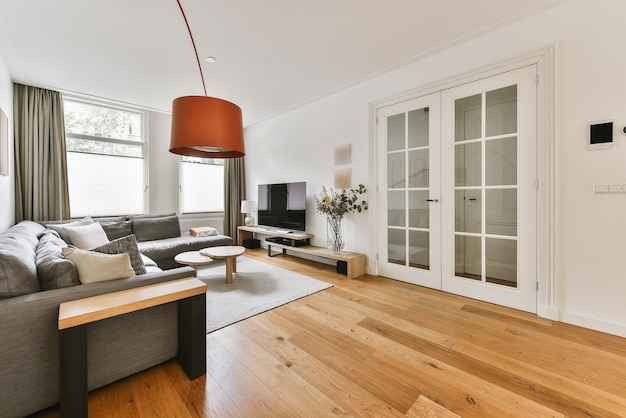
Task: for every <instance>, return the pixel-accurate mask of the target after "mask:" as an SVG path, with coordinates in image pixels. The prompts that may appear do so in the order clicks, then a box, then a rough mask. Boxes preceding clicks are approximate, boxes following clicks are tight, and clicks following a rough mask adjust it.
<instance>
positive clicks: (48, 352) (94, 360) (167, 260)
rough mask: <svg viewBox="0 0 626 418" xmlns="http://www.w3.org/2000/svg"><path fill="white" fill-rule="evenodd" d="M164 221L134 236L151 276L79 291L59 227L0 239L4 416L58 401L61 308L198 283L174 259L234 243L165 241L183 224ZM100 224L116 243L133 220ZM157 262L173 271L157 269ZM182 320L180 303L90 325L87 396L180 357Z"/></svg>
mask: <svg viewBox="0 0 626 418" xmlns="http://www.w3.org/2000/svg"><path fill="white" fill-rule="evenodd" d="M170 216H171V215H170ZM166 217H167V216H160V217H142V218H141V219H142V220H141V221H138V222H135V225H136V226H139V228H138V229H136V230H135V231H133V230H132V229H131V230H130V231H131V232H135V233H138V234H139V237H141V239H143V240H142V241H140V242H138V244H137V246H138V247H139V248H140V250H141V251H142V255H141V260H142V261H143V264H144V266H145V271H146V273H144V274H137V275H134V276H132V277H129V278H123V279H117V280H110V281H102V282H97V283H90V284H80V281H79V280H78V279H77V272H76V267H75V266H74V265H73V263H72V262H71V261H69V260H68V259H65V258H64V257H63V256H62V255H61V252H62V249H63V248H64V247H67V243H66V242H65V241H64V240H63V239H61V237H60V234H58V232H54V231H53V228H46V227H45V226H44V225H42V224H40V223H37V222H31V221H22V222H20V223H18V224H17V225H14V226H13V227H11V228H9V229H8V230H7V231H5V232H4V233H2V234H0V365H1V370H2V372H1V373H0V416H1V417H23V416H27V415H29V414H32V413H35V412H37V411H40V410H42V409H45V408H48V407H50V406H53V405H55V404H57V403H58V402H59V334H58V329H57V321H58V309H59V304H61V303H63V302H66V301H71V300H76V299H82V298H86V297H90V296H95V295H100V294H105V293H111V292H115V291H119V290H124V289H129V288H134V287H139V286H144V285H149V284H154V283H160V282H165V281H169V280H175V279H180V278H185V277H193V276H195V274H196V272H195V270H193V269H192V268H190V267H177V268H171V269H170V267H174V266H175V262H174V261H173V257H174V255H175V254H177V253H179V252H182V251H188V250H192V249H198V248H204V247H208V246H210V245H224V244H230V243H231V242H232V241H231V240H230V237H224V236H218V237H217V238H216V237H206V238H212V239H208V240H202V241H200V239H196V238H195V237H189V236H185V235H184V234H183V235H181V234H180V227H178V228H179V229H178V234H179V236H178V237H171V236H170V237H168V238H160V239H159V238H158V237H159V235H157V232H158V230H159V226H161V227H164V228H165V229H167V225H169V227H171V228H172V230H171V231H170V235H172V234H173V233H174V228H173V225H174V224H175V223H176V224H177V223H178V219H177V218H176V219H171V218H170V219H163V218H166ZM129 221H130V223H127V222H129ZM174 221H176V222H174ZM101 222H102V223H101V224H102V225H103V224H105V223H109V225H107V226H108V229H107V228H106V227H104V225H103V228H104V229H105V230H106V231H107V236H109V234H110V236H109V238H113V239H115V237H116V232H117V233H118V234H117V235H120V234H125V233H127V232H128V229H127V228H128V226H130V227H131V228H132V226H133V222H132V219H130V218H129V217H124V218H123V219H110V218H109V219H106V220H104V219H103V220H102V221H101ZM125 228H126V229H125ZM163 231H164V229H161V232H163ZM146 233H148V235H145V234H146ZM142 234H143V235H142ZM150 234H152V235H150ZM163 235H167V234H163ZM163 235H161V236H163ZM150 237H153V238H155V239H148V238H150ZM151 256H154V257H155V258H157V259H158V261H159V264H160V265H161V266H163V267H164V268H168V269H167V270H163V269H162V268H161V267H159V266H158V265H157V263H156V262H154V261H153V260H151ZM177 319H178V312H177V308H176V304H167V305H162V306H157V307H154V308H150V309H147V310H144V311H139V312H134V313H130V314H126V315H122V316H119V317H115V318H111V319H107V320H104V321H99V322H96V323H93V324H92V325H90V326H89V328H88V358H89V359H88V370H89V380H88V385H89V390H92V389H95V388H99V387H102V386H104V385H107V384H109V383H112V382H114V381H116V380H119V379H122V378H124V377H127V376H130V375H132V374H134V373H137V372H139V371H141V370H145V369H147V368H149V367H152V366H155V365H157V364H160V363H162V362H164V361H167V360H169V359H172V358H175V357H176V355H177V344H178V341H177Z"/></svg>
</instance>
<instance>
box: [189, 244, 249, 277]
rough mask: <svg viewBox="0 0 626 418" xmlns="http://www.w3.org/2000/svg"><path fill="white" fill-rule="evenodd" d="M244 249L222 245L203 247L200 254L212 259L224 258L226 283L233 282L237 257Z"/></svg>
mask: <svg viewBox="0 0 626 418" xmlns="http://www.w3.org/2000/svg"><path fill="white" fill-rule="evenodd" d="M245 251H246V249H245V248H244V247H238V246H233V245H224V246H218V247H209V248H203V249H201V250H200V254H202V255H204V256H207V257H211V258H212V259H214V260H226V283H232V282H233V272H234V273H236V272H237V257H239V256H240V255H241V254H243V253H244V252H245Z"/></svg>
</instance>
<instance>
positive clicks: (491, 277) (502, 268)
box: [485, 238, 517, 287]
mask: <svg viewBox="0 0 626 418" xmlns="http://www.w3.org/2000/svg"><path fill="white" fill-rule="evenodd" d="M485 253H486V254H485V258H486V270H487V271H486V273H487V278H486V280H487V282H489V283H496V284H500V285H504V286H512V287H517V241H515V240H508V239H496V238H487V240H486V241H485Z"/></svg>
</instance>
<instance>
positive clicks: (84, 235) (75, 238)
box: [65, 222, 109, 250]
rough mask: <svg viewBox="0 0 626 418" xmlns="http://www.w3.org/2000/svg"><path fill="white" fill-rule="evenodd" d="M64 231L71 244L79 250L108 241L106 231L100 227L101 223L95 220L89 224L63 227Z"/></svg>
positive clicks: (99, 245) (88, 248) (101, 244)
mask: <svg viewBox="0 0 626 418" xmlns="http://www.w3.org/2000/svg"><path fill="white" fill-rule="evenodd" d="M65 232H66V233H67V235H69V237H70V240H72V244H73V245H75V246H76V247H78V248H80V249H81V250H91V249H92V248H96V247H101V246H103V245H105V244H108V243H109V238H108V237H107V234H106V232H104V229H102V225H100V224H99V223H97V222H94V223H92V224H89V225H81V226H70V227H65Z"/></svg>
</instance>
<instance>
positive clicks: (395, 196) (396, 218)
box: [387, 191, 406, 226]
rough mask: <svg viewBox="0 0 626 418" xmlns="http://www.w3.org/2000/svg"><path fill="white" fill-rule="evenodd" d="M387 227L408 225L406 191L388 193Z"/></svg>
mask: <svg viewBox="0 0 626 418" xmlns="http://www.w3.org/2000/svg"><path fill="white" fill-rule="evenodd" d="M387 225H389V226H405V225H406V200H405V192H404V191H389V192H387Z"/></svg>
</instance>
